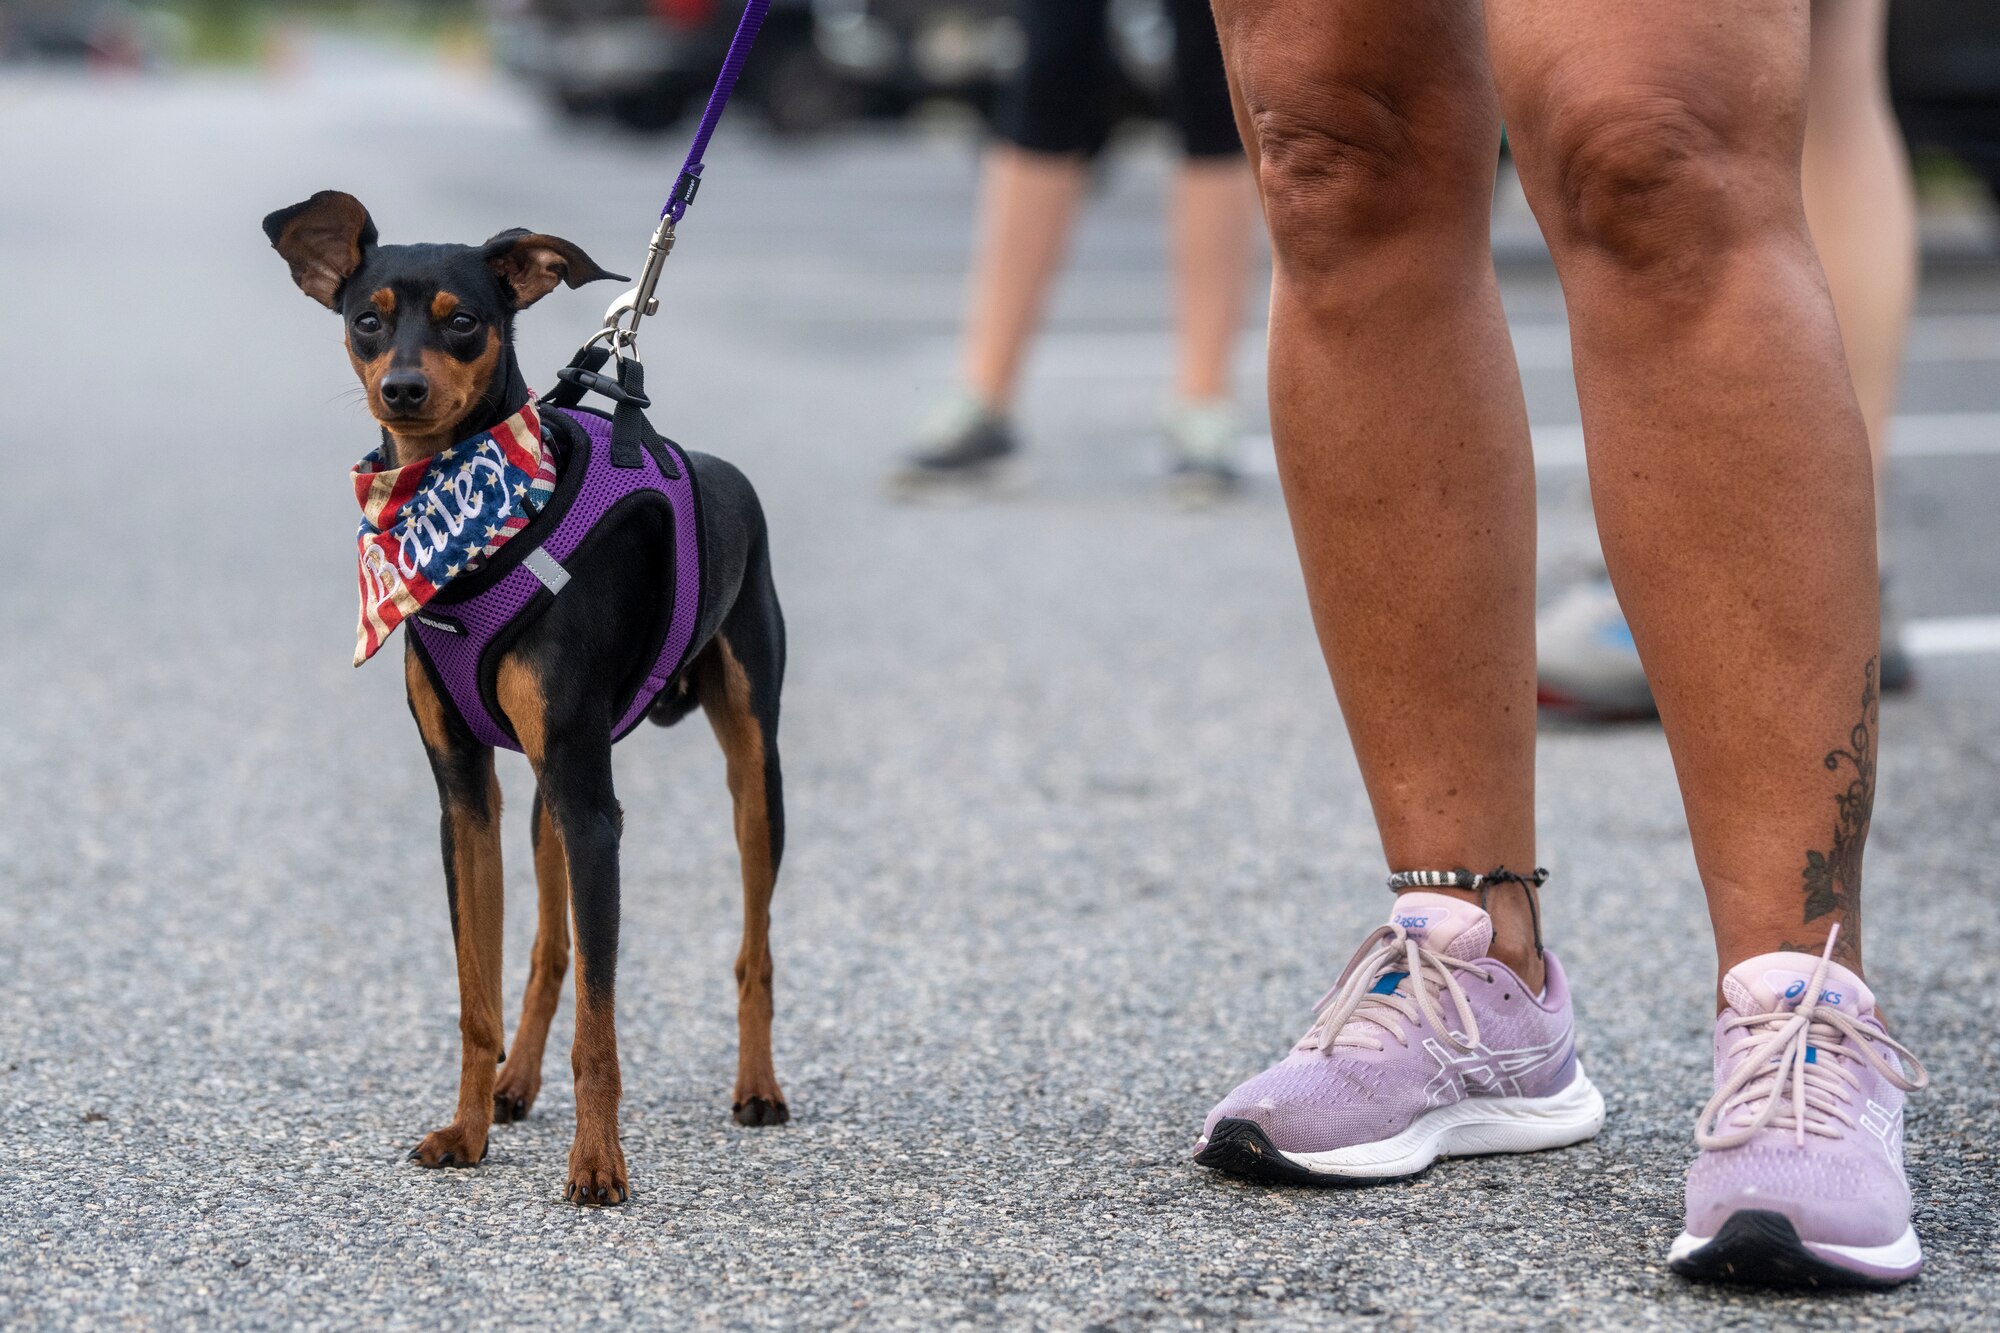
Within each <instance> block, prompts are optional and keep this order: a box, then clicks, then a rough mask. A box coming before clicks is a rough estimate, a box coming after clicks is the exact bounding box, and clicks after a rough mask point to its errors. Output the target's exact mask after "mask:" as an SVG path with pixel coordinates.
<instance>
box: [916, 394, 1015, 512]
mask: <svg viewBox="0 0 2000 1333" xmlns="http://www.w3.org/2000/svg"><path fill="white" fill-rule="evenodd" d="M1019 450H1020V446H1019V445H1018V444H1017V443H1016V442H1015V439H1014V426H1013V423H1012V422H1010V421H1009V420H1008V419H1007V416H1006V414H1005V413H1002V412H996V411H994V410H993V409H992V408H991V407H988V406H987V405H986V404H985V403H984V402H983V401H982V400H980V399H979V398H978V397H977V396H975V395H973V394H971V393H964V392H961V393H959V394H958V395H957V396H955V397H953V398H952V399H950V400H949V401H947V402H945V403H944V404H943V405H942V406H940V408H939V409H938V411H937V412H936V413H935V414H934V416H933V417H932V419H931V421H930V423H929V425H928V426H927V427H926V429H925V430H924V433H923V437H922V440H921V441H920V443H919V444H918V446H917V448H916V450H915V451H914V452H912V453H911V454H910V455H909V457H907V458H906V459H904V460H903V462H902V463H901V465H899V466H898V467H897V468H896V470H895V471H894V472H892V473H891V474H890V476H889V490H890V493H891V494H893V495H896V496H898V497H901V498H914V497H916V496H919V495H922V494H926V493H931V492H937V491H946V490H955V489H957V490H967V489H979V488H982V487H988V486H991V485H993V484H994V483H996V482H997V481H1000V480H1001V479H1002V478H1003V474H1004V473H1005V472H1006V471H1007V470H1008V465H1009V464H1010V463H1011V462H1012V461H1013V460H1014V456H1015V455H1016V454H1017V453H1018V452H1019Z"/></svg>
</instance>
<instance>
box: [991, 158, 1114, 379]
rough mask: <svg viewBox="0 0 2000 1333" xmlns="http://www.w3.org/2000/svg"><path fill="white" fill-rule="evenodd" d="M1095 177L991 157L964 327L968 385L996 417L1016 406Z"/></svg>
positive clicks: (1059, 166) (1079, 168) (1071, 161)
mask: <svg viewBox="0 0 2000 1333" xmlns="http://www.w3.org/2000/svg"><path fill="white" fill-rule="evenodd" d="M1087 172H1088V169H1087V167H1086V165H1085V163H1084V160H1083V159H1082V158H1080V157H1064V156H1057V155H1055V154H1050V153H1031V152H1028V151H1027V150H1026V149H1022V148H1016V147H1014V146H1013V145H1011V144H999V145H996V146H995V147H994V148H993V149H992V150H991V151H989V152H988V153H987V155H986V167H985V173H984V179H983V181H982V183H981V185H980V205H979V215H980V216H979V238H978V241H977V243H976V247H975V256H974V259H973V265H972V285H971V292H970V298H969V304H970V311H969V314H968V317H967V320H966V326H965V367H964V371H965V382H966V385H967V386H968V387H969V388H970V389H971V390H972V391H973V392H974V393H975V394H977V395H979V397H980V398H981V399H982V400H984V402H985V404H986V406H988V407H990V408H992V409H994V410H995V411H1004V410H1005V409H1006V407H1007V406H1008V404H1009V403H1011V402H1012V401H1013V397H1014V387H1015V384H1016V382H1017V381H1018V380H1019V379H1020V374H1021V361H1022V357H1023V355H1024V353H1025V352H1026V350H1027V345H1028V339H1029V337H1030V336H1031V335H1032V334H1033V333H1034V331H1035V326H1036V324H1037V323H1039V322H1040V320H1041V316H1042V303H1043V300H1044V298H1045V297H1046V296H1047V295H1048V290H1049V284H1050V282H1051V281H1052V280H1053V279H1054V277H1055V274H1056V270H1057V269H1058V268H1060V267H1061V266H1062V260H1063V252H1064V249H1065V248H1066V246H1067V245H1068V243H1069V234H1070V228H1071V226H1072V225H1073V224H1074V222H1075V220H1076V213H1077V207H1078V205H1079V204H1080V203H1081V202H1082V200H1083V191H1084V185H1085V183H1086V179H1087Z"/></svg>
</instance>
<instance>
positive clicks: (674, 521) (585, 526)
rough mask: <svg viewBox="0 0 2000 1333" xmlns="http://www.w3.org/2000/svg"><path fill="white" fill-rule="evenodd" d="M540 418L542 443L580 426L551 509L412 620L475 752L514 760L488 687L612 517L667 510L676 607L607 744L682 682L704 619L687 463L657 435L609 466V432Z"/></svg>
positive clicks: (569, 415) (598, 423) (601, 421)
mask: <svg viewBox="0 0 2000 1333" xmlns="http://www.w3.org/2000/svg"><path fill="white" fill-rule="evenodd" d="M543 411H544V422H545V424H544V430H545V431H546V432H554V431H557V430H560V429H561V428H562V423H561V422H556V421H550V420H548V418H550V417H555V416H558V415H560V416H562V417H563V418H565V419H566V420H567V421H569V422H572V423H574V424H575V426H576V427H577V430H576V432H575V435H576V436H580V437H581V439H582V441H583V444H582V446H581V447H572V449H571V450H570V453H569V455H568V457H567V458H565V459H564V460H563V469H562V476H561V477H560V478H559V479H558V480H557V482H556V492H555V495H554V496H553V497H551V499H550V502H549V505H548V507H547V508H545V509H544V510H543V511H542V513H541V514H540V515H538V516H537V517H536V518H535V520H534V522H532V523H530V524H529V525H528V527H527V529H526V530H525V531H523V532H522V533H520V535H518V536H516V537H515V538H514V539H513V540H512V541H510V542H508V543H507V544H506V545H505V546H503V547H501V548H500V550H499V551H498V552H496V553H495V555H494V557H493V559H492V562H491V564H490V566H489V567H488V568H487V569H486V570H481V571H477V572H475V573H474V574H473V575H471V576H470V578H469V579H468V586H467V587H466V590H465V591H464V592H462V593H460V594H459V595H457V596H453V593H454V591H455V590H454V589H453V588H452V587H450V586H449V585H448V586H447V587H446V588H445V589H444V590H443V591H442V592H440V593H439V594H438V595H437V596H436V597H433V598H432V599H431V600H430V602H429V603H428V604H427V605H426V606H425V607H424V609H423V610H421V611H419V612H417V614H415V615H413V616H411V617H410V629H411V631H412V633H414V634H415V636H416V638H415V643H416V646H417V651H418V653H419V654H420V655H421V656H422V658H423V660H424V663H425V665H426V666H427V667H428V668H429V669H430V673H431V677H432V679H433V680H435V681H436V682H437V683H438V685H439V686H441V687H442V688H443V690H444V693H445V694H446V695H448V696H449V697H450V699H451V702H452V705H453V706H454V707H455V708H457V709H458V715H459V716H460V717H461V718H463V719H464V720H465V725H466V726H467V727H469V728H470V729H471V731H472V734H473V735H474V736H475V737H477V738H478V739H479V742H480V743H481V744H482V745H495V746H500V747H502V748H505V749H509V750H519V749H520V748H521V743H520V742H519V741H518V740H516V739H515V736H514V732H513V730H512V728H510V727H509V726H508V725H507V723H506V720H505V719H504V718H503V717H502V716H501V712H500V709H499V707H498V698H497V695H496V693H495V688H494V682H495V678H496V676H497V674H498V672H499V669H500V658H501V656H502V654H503V653H504V651H505V649H506V647H507V644H508V643H509V642H510V641H511V640H512V639H513V638H514V636H515V634H516V633H518V632H519V630H522V629H525V628H526V627H527V625H528V624H529V623H530V622H531V621H532V620H533V619H534V617H535V616H537V615H539V614H541V612H542V611H544V610H546V609H547V608H548V606H549V604H550V603H551V602H552V601H553V600H554V599H555V598H556V597H558V596H560V595H561V594H562V590H563V587H564V585H565V584H567V583H568V582H569V578H570V574H569V569H568V568H567V565H568V564H569V562H570V561H571V560H572V559H573V558H574V557H575V555H576V553H577V551H578V550H579V549H580V548H581V547H582V546H583V545H584V544H585V543H586V542H587V541H588V540H589V539H590V534H591V533H592V532H593V531H594V530H595V529H596V528H597V526H598V524H599V523H601V522H602V521H603V520H604V518H605V517H606V516H607V515H609V514H610V513H612V511H613V510H617V509H622V508H625V507H626V506H628V505H630V504H646V503H651V504H660V505H665V506H666V508H667V510H668V513H669V520H668V521H669V522H670V523H671V525H672V528H673V543H672V546H671V552H672V559H671V563H670V567H669V578H670V583H671V597H672V603H671V605H670V606H669V607H665V608H662V611H661V614H660V615H659V616H658V618H657V619H658V622H659V628H658V629H657V630H656V631H655V632H656V634H657V636H658V640H659V649H658V651H657V652H656V653H655V655H654V658H653V663H652V666H651V667H650V668H649V669H648V670H647V672H646V679H645V681H644V683H642V684H641V685H640V686H639V687H638V689H637V690H636V691H635V692H634V693H633V695H632V698H631V699H630V700H629V701H627V702H626V704H625V706H624V708H623V710H622V711H621V712H620V713H619V715H618V718H617V723H616V725H615V726H613V727H612V729H611V738H612V739H613V740H617V739H618V738H619V737H621V736H623V735H625V733H627V732H628V731H630V730H631V729H632V728H633V727H635V726H637V725H638V723H639V719H640V718H642V717H644V716H645V715H646V709H647V708H648V707H650V706H651V705H652V702H653V700H654V699H656V698H657V697H659V694H660V691H662V690H664V689H665V688H666V687H667V685H668V683H669V682H670V681H672V680H673V679H674V677H675V676H676V675H678V674H679V673H680V670H681V668H682V666H684V665H685V664H686V659H687V655H688V650H689V648H690V647H691V646H692V645H693V641H694V635H695V626H696V625H697V624H698V623H699V620H700V616H701V538H700V528H701V511H700V508H699V500H698V498H697V497H696V495H695V484H694V472H693V471H692V469H690V468H689V466H688V460H687V455H686V454H684V453H682V452H681V450H680V448H679V446H677V445H675V444H674V443H673V442H672V441H669V440H664V439H661V438H660V437H659V436H656V435H655V436H652V437H651V439H650V440H649V441H648V444H647V447H646V448H645V449H643V450H639V451H637V452H638V453H639V458H638V465H637V466H636V467H621V466H619V465H618V464H617V463H616V462H615V461H614V460H613V457H612V442H611V441H612V423H611V421H610V420H608V419H607V418H605V417H603V416H600V415H598V414H597V413H595V412H588V411H579V410H576V409H568V410H565V409H563V408H558V407H544V409H543Z"/></svg>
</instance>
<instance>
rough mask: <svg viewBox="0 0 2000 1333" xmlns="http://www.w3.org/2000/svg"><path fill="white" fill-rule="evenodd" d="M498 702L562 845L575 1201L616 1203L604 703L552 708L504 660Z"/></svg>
mask: <svg viewBox="0 0 2000 1333" xmlns="http://www.w3.org/2000/svg"><path fill="white" fill-rule="evenodd" d="M495 686H496V693H497V694H498V695H499V698H500V706H501V707H502V708H503V709H505V710H506V713H507V720H508V721H510V722H511V723H513V725H514V734H515V735H516V736H518V737H519V738H520V741H521V748H522V749H523V750H525V751H526V752H527V755H528V762H529V763H530V764H531V765H533V766H534V770H535V780H536V781H537V782H538V783H539V784H540V792H541V798H542V802H543V806H544V808H545V809H546V810H547V812H548V820H549V828H550V831H551V832H552V833H553V834H554V836H555V840H556V842H557V843H558V845H559V846H560V847H561V851H562V860H563V868H564V872H565V878H566V879H567V880H568V882H569V896H570V911H571V913H572V920H573V924H574V926H575V934H576V1040H575V1042H574V1043H573V1044H572V1045H571V1046H570V1067H571V1069H572V1070H573V1071H574V1073H575V1075H576V1138H575V1140H574V1141H573V1142H572V1143H571V1145H570V1150H569V1181H568V1183H567V1184H566V1185H565V1186H564V1189H563V1197H564V1198H566V1199H568V1200H570V1202H572V1203H580V1204H593V1205H595V1204H617V1203H623V1202H625V1200H626V1199H627V1198H628V1197H629V1196H630V1193H631V1187H630V1185H629V1184H628V1182H627V1178H626V1173H625V1153H624V1150H623V1149H622V1148H621V1147H619V1144H618V1099H619V1096H620V1094H621V1091H622V1087H621V1084H620V1080H619V1075H618V1032H617V1027H616V1024H615V1022H614V1018H613V1013H614V1010H613V1003H612V997H613V992H614V989H615V985H614V983H615V982H616V979H617V971H618V839H619V834H620V832H621V828H622V825H623V823H624V813H623V812H622V811H621V810H620V809H619V808H618V798H617V796H616V794H615V793H614V791H613V789H612V785H611V731H610V723H609V720H608V719H607V718H606V717H605V716H604V714H603V712H602V711H601V710H596V709H593V708H591V707H588V706H577V707H570V708H562V709H552V708H551V707H550V702H549V696H548V693H547V692H545V691H544V690H543V688H542V684H541V681H540V680H539V679H538V678H537V677H536V676H535V674H534V672H533V670H532V669H531V668H529V667H528V666H526V665H524V664H522V663H521V662H519V661H518V660H516V659H513V658H509V659H507V660H506V661H503V662H502V663H501V664H500V672H499V677H498V679H497V681H496V682H495Z"/></svg>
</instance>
